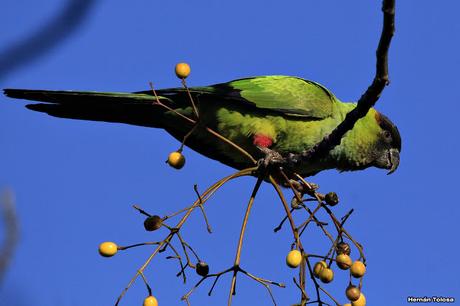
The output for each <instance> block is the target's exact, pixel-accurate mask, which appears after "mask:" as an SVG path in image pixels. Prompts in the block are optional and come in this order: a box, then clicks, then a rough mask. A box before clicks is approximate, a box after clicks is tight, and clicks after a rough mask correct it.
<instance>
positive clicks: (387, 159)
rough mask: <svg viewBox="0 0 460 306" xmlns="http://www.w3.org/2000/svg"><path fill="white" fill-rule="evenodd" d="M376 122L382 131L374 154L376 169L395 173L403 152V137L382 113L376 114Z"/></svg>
mask: <svg viewBox="0 0 460 306" xmlns="http://www.w3.org/2000/svg"><path fill="white" fill-rule="evenodd" d="M376 121H377V123H378V124H379V126H380V127H381V129H382V131H381V132H380V135H379V140H378V141H377V143H376V146H375V151H374V153H373V155H374V160H375V167H378V168H383V169H388V170H390V171H389V172H388V174H391V173H393V172H394V171H395V170H396V169H397V168H398V166H399V153H400V152H401V135H400V134H399V131H398V128H397V127H396V126H395V125H394V124H393V123H392V122H391V121H390V119H388V118H387V117H386V116H385V115H382V114H381V113H378V112H377V113H376Z"/></svg>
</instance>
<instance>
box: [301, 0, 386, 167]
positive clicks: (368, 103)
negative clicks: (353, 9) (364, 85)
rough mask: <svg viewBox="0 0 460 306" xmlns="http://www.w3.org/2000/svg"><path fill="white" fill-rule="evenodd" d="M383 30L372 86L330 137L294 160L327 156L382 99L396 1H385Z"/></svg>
mask: <svg viewBox="0 0 460 306" xmlns="http://www.w3.org/2000/svg"><path fill="white" fill-rule="evenodd" d="M382 11H383V29H382V34H381V36H380V42H379V45H378V48H377V52H376V56H377V64H376V73H375V77H374V80H373V82H372V84H371V85H370V86H369V88H368V89H367V90H366V92H365V93H364V94H363V95H362V96H361V98H360V99H359V100H358V104H357V105H356V107H355V108H354V109H353V110H351V111H350V112H349V113H348V114H347V115H346V117H345V120H344V121H342V123H340V124H339V125H338V126H337V127H336V128H335V129H334V130H333V131H332V132H331V133H330V134H329V135H327V136H326V137H324V138H323V140H321V141H320V142H319V143H317V144H316V145H315V146H314V147H313V148H311V149H309V150H308V151H305V152H302V153H301V154H300V156H296V155H294V156H293V160H297V161H298V162H300V161H311V160H312V159H316V158H319V157H321V156H324V155H326V154H327V153H328V152H329V151H330V150H332V149H333V148H335V147H336V146H337V145H339V144H340V141H341V139H342V137H343V136H344V135H345V133H346V132H348V131H349V130H351V129H352V128H353V126H354V125H355V123H356V121H358V120H359V119H360V118H362V117H364V116H366V114H367V112H368V111H369V109H370V108H371V107H373V106H374V105H375V103H376V102H377V100H378V99H379V98H380V95H381V93H382V91H383V90H384V88H385V86H386V85H388V84H389V83H390V81H389V76H388V50H389V48H390V43H391V39H392V37H393V34H394V31H395V0H383V4H382Z"/></svg>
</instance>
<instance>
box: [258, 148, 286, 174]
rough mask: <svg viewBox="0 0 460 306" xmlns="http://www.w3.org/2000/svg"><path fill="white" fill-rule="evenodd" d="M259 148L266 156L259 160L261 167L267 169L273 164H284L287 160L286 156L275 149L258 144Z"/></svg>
mask: <svg viewBox="0 0 460 306" xmlns="http://www.w3.org/2000/svg"><path fill="white" fill-rule="evenodd" d="M257 148H258V149H259V150H260V151H261V152H262V153H263V154H264V155H265V157H263V158H261V159H259V160H258V161H257V165H258V166H259V167H263V168H265V169H267V168H269V166H271V165H282V164H284V163H285V162H286V160H285V159H284V157H283V156H282V155H281V154H280V153H278V152H276V151H275V150H271V149H269V148H266V147H260V146H257Z"/></svg>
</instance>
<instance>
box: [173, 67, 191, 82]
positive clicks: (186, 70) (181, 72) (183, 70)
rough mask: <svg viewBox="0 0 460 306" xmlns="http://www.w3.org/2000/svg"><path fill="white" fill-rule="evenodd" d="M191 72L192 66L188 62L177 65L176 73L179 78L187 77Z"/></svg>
mask: <svg viewBox="0 0 460 306" xmlns="http://www.w3.org/2000/svg"><path fill="white" fill-rule="evenodd" d="M189 74H190V66H189V64H187V63H179V64H177V65H176V75H177V77H178V78H179V79H185V78H186V77H188V76H189Z"/></svg>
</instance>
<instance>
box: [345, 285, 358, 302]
mask: <svg viewBox="0 0 460 306" xmlns="http://www.w3.org/2000/svg"><path fill="white" fill-rule="evenodd" d="M345 295H346V296H347V298H348V299H349V300H350V301H357V300H358V299H359V297H360V296H361V290H359V288H358V287H355V286H353V285H350V286H348V288H347V290H346V291H345Z"/></svg>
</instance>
